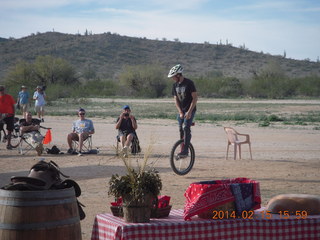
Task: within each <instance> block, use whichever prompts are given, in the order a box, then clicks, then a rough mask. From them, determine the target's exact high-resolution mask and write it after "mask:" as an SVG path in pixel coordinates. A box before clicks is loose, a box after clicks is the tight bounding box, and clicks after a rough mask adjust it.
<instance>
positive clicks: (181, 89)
mask: <svg viewBox="0 0 320 240" xmlns="http://www.w3.org/2000/svg"><path fill="white" fill-rule="evenodd" d="M196 91H197V89H196V87H195V85H194V83H193V81H191V80H190V79H188V78H184V79H183V81H182V83H179V82H176V83H174V84H173V86H172V95H173V96H176V97H177V98H178V100H179V103H180V108H181V110H182V111H183V112H187V111H188V110H189V108H190V105H191V102H192V100H193V97H192V93H193V92H196ZM193 111H196V107H194V109H193Z"/></svg>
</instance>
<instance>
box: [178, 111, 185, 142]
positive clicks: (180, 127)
mask: <svg viewBox="0 0 320 240" xmlns="http://www.w3.org/2000/svg"><path fill="white" fill-rule="evenodd" d="M177 120H178V125H179V133H180V139H183V137H184V131H183V122H184V119H183V118H180V114H178V115H177Z"/></svg>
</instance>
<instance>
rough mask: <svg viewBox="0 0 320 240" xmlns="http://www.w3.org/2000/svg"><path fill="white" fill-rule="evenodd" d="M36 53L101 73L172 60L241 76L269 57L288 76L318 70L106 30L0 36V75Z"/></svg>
mask: <svg viewBox="0 0 320 240" xmlns="http://www.w3.org/2000/svg"><path fill="white" fill-rule="evenodd" d="M39 55H52V56H54V57H60V58H63V59H65V60H67V61H69V62H70V63H71V64H72V65H73V66H74V67H75V68H76V70H77V71H78V73H79V74H81V73H82V72H83V71H86V70H91V71H95V72H96V75H97V76H99V77H100V78H102V79H103V78H112V77H114V76H115V74H117V73H118V72H119V71H121V69H122V68H123V67H124V66H126V65H136V64H159V65H161V66H164V67H165V68H166V69H168V70H169V68H170V67H171V66H173V65H175V64H176V63H181V64H183V65H184V66H185V72H186V75H188V76H199V75H201V74H202V75H203V74H206V73H209V72H221V73H223V74H224V75H225V76H234V77H237V78H239V79H245V78H251V77H252V74H253V73H258V72H259V71H261V69H263V68H264V66H265V65H266V64H268V63H270V62H272V61H276V62H277V64H279V65H280V66H281V68H282V70H283V71H284V72H285V74H286V75H287V76H290V77H303V76H307V75H311V74H316V75H320V63H319V62H310V61H307V60H305V61H300V60H293V59H286V58H284V57H283V56H272V55H270V54H264V53H257V52H253V51H249V50H247V49H244V48H237V47H233V46H231V45H223V44H218V45H217V44H209V43H203V44H196V43H182V42H179V41H166V40H149V39H146V38H134V37H127V36H120V35H118V34H111V33H104V34H96V35H72V34H62V33H57V32H47V33H39V34H34V35H31V36H28V37H24V38H20V39H4V38H0V79H3V78H4V76H5V75H6V73H7V71H8V70H9V68H10V67H11V66H14V65H15V64H16V63H17V61H19V60H21V59H22V60H25V61H33V60H34V59H35V58H36V57H37V56H39ZM164 74H166V73H164Z"/></svg>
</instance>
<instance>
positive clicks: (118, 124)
mask: <svg viewBox="0 0 320 240" xmlns="http://www.w3.org/2000/svg"><path fill="white" fill-rule="evenodd" d="M123 117H124V113H121V114H120V116H119V118H118V121H117V123H116V129H119V128H120V126H121V122H122V119H123Z"/></svg>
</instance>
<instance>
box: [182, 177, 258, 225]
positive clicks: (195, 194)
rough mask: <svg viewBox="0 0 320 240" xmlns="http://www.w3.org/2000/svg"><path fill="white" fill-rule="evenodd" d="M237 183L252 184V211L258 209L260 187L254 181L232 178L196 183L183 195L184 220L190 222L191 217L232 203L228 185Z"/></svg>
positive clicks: (232, 196) (232, 198)
mask: <svg viewBox="0 0 320 240" xmlns="http://www.w3.org/2000/svg"><path fill="white" fill-rule="evenodd" d="M213 182H214V184H213ZM206 183H207V184H206ZM239 183H240V184H241V183H252V184H253V196H252V197H253V202H254V206H253V209H258V208H260V207H261V196H260V186H259V182H257V181H255V180H251V179H248V178H233V179H227V180H214V181H208V182H196V183H192V184H190V186H189V187H188V188H187V190H186V192H185V194H184V196H185V198H186V203H185V208H184V219H185V220H190V219H191V217H192V216H195V215H197V214H199V213H202V212H204V211H207V210H210V209H213V208H215V207H217V206H220V205H223V204H225V203H228V202H232V201H234V200H235V198H234V195H233V194H232V191H231V188H230V185H231V184H239Z"/></svg>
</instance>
